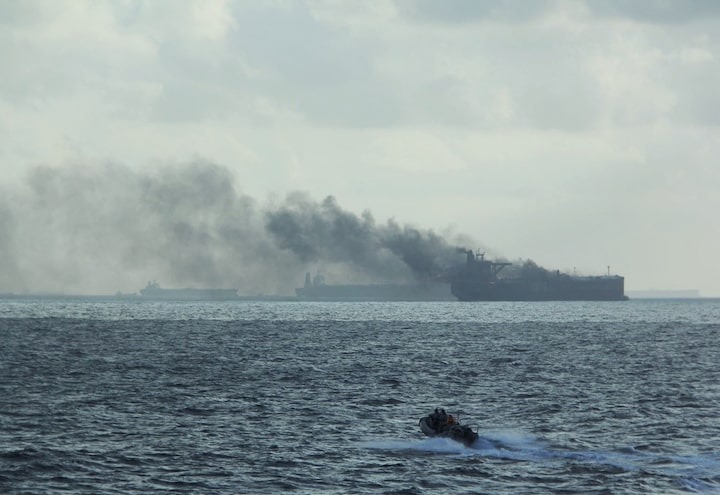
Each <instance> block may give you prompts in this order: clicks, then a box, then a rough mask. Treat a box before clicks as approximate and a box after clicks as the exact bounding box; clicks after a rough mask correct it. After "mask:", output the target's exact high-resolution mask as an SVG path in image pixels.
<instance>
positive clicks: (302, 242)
mask: <svg viewBox="0 0 720 495" xmlns="http://www.w3.org/2000/svg"><path fill="white" fill-rule="evenodd" d="M267 229H268V231H269V232H270V233H271V234H272V235H273V236H274V238H275V239H276V240H277V244H278V246H279V247H281V248H283V249H287V250H290V251H292V252H293V253H295V254H296V255H297V256H298V258H299V259H300V260H302V261H303V262H323V261H328V262H342V263H346V264H347V265H349V266H350V268H354V269H356V270H357V271H359V272H362V273H365V274H367V275H368V276H370V277H371V278H374V279H377V278H378V277H382V278H387V277H388V276H390V277H392V278H403V279H407V278H408V277H411V278H413V279H415V280H421V281H425V280H431V279H437V278H438V277H440V276H441V275H442V274H443V273H444V271H445V270H446V269H447V265H448V263H450V262H451V260H452V259H453V258H454V257H455V253H456V250H455V248H454V247H452V246H450V245H449V244H448V243H447V241H445V239H444V238H442V237H441V236H439V235H437V234H435V233H434V232H432V231H422V230H419V229H416V228H413V227H411V226H407V225H406V226H400V225H398V224H397V223H396V222H394V221H392V220H389V221H388V222H387V223H385V224H382V225H377V224H376V223H375V220H374V219H373V217H372V215H371V214H370V212H368V211H365V212H364V213H363V214H362V215H361V216H359V217H358V216H356V215H355V214H353V213H350V212H348V211H345V210H343V209H342V208H340V206H339V205H338V204H337V202H336V201H335V198H333V197H332V196H329V197H327V198H325V200H324V201H322V202H320V203H317V202H314V201H312V200H310V199H309V198H307V197H306V196H304V195H297V194H295V195H292V196H291V197H289V198H288V200H287V202H286V204H284V205H283V206H281V207H280V208H278V209H277V210H275V211H269V212H268V213H267Z"/></svg>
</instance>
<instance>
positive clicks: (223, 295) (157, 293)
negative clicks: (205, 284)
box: [140, 281, 240, 301]
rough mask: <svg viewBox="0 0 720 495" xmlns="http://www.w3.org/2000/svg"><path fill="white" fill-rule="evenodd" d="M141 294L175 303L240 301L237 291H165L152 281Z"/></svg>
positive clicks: (187, 289)
mask: <svg viewBox="0 0 720 495" xmlns="http://www.w3.org/2000/svg"><path fill="white" fill-rule="evenodd" d="M140 294H141V295H142V296H143V297H145V298H147V299H163V300H173V301H227V300H233V299H239V298H240V297H239V296H238V290H237V289H195V288H186V289H163V288H162V287H160V285H159V284H158V283H157V282H155V281H151V282H148V284H147V286H145V288H144V289H140Z"/></svg>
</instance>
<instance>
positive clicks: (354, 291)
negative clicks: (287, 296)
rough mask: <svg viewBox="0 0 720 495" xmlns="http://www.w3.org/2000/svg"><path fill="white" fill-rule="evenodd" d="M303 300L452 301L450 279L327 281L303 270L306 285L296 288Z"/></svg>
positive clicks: (298, 295)
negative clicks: (340, 282) (370, 281)
mask: <svg viewBox="0 0 720 495" xmlns="http://www.w3.org/2000/svg"><path fill="white" fill-rule="evenodd" d="M295 294H296V295H297V298H298V299H299V300H302V301H453V300H455V297H453V295H452V293H451V292H450V284H449V283H441V282H427V283H416V284H345V285H335V284H326V283H325V279H324V277H323V276H322V275H320V274H318V275H315V276H314V277H311V276H310V273H306V274H305V285H304V286H303V287H300V288H297V289H295Z"/></svg>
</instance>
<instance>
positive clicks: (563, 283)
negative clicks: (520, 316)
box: [450, 250, 627, 301]
mask: <svg viewBox="0 0 720 495" xmlns="http://www.w3.org/2000/svg"><path fill="white" fill-rule="evenodd" d="M465 252H466V255H467V260H466V263H465V266H463V267H461V268H458V269H456V270H454V271H453V273H452V274H451V275H450V279H451V284H450V290H451V291H452V294H453V295H454V296H455V297H457V298H458V299H459V300H461V301H623V300H626V299H627V296H626V295H625V278H624V277H621V276H619V275H610V274H609V273H608V275H601V276H590V277H586V276H583V277H581V276H575V275H568V274H566V273H561V272H560V271H548V270H545V269H543V268H540V267H537V266H535V265H533V266H532V267H531V268H530V269H525V270H521V275H520V276H510V277H507V278H502V277H501V276H500V272H501V271H502V270H503V269H504V268H505V267H507V266H510V265H511V264H512V263H504V262H503V263H497V262H493V261H489V260H486V259H485V255H484V253H477V254H475V253H473V252H472V251H471V250H467V251H465Z"/></svg>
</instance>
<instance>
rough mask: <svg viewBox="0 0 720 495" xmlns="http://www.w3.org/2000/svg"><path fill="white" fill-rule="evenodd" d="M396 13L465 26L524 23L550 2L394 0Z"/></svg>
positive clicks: (540, 11) (544, 9)
mask: <svg viewBox="0 0 720 495" xmlns="http://www.w3.org/2000/svg"><path fill="white" fill-rule="evenodd" d="M395 4H396V5H397V7H398V10H399V12H401V13H402V14H404V15H405V16H407V17H409V18H411V19H416V20H420V21H426V22H443V23H468V22H476V21H482V20H495V21H504V22H524V21H528V20H532V19H535V18H537V17H538V16H540V15H542V13H544V12H545V11H546V10H547V9H548V7H549V6H550V5H552V3H551V2H549V1H545V0H537V1H533V2H518V1H513V0H487V1H476V0H447V1H442V2H439V1H434V0H395Z"/></svg>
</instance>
